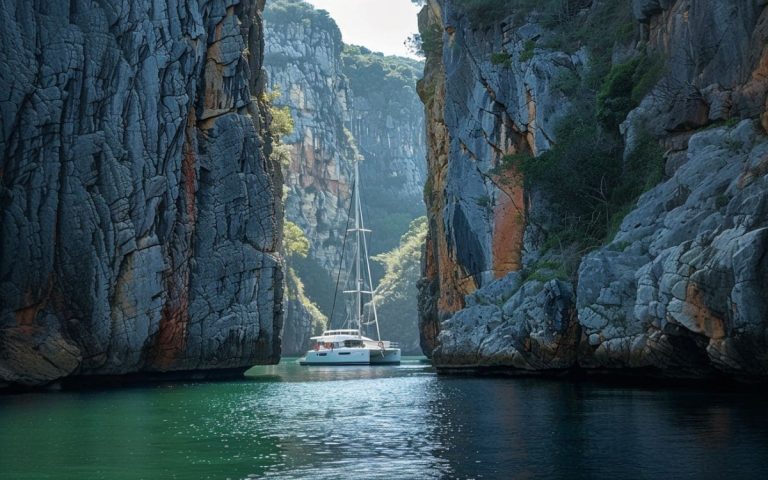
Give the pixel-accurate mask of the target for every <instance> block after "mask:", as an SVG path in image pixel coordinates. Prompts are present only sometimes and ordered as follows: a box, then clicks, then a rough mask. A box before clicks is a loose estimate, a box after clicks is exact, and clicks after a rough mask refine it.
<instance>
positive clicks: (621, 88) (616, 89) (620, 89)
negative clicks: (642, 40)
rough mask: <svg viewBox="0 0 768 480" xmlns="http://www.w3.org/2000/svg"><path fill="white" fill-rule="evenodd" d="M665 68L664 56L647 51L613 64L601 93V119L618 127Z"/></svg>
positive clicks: (608, 124)
mask: <svg viewBox="0 0 768 480" xmlns="http://www.w3.org/2000/svg"><path fill="white" fill-rule="evenodd" d="M663 68H664V62H663V60H661V59H659V58H655V57H654V58H651V57H648V56H647V55H642V56H640V57H635V58H633V59H631V60H628V61H626V62H624V63H619V64H617V65H614V66H612V67H611V70H610V72H609V73H608V76H607V78H606V79H605V81H604V83H603V85H602V87H601V88H600V91H599V92H598V93H597V118H598V120H600V121H601V122H602V123H603V125H605V126H606V127H607V128H609V129H618V127H619V124H620V123H621V122H623V121H624V119H625V118H627V114H629V112H630V111H631V110H632V109H634V108H635V107H637V106H638V105H639V104H640V101H641V100H642V99H643V97H644V96H645V95H646V94H647V93H648V91H649V90H650V89H651V88H652V87H653V86H654V85H655V84H656V82H657V81H658V80H659V78H660V77H661V74H662V71H663Z"/></svg>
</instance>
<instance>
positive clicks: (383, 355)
mask: <svg viewBox="0 0 768 480" xmlns="http://www.w3.org/2000/svg"><path fill="white" fill-rule="evenodd" d="M399 363H400V349H399V348H394V349H386V350H371V349H369V348H336V349H332V350H310V351H308V352H307V354H306V355H305V356H304V358H302V359H301V360H299V364H301V365H397V364H399Z"/></svg>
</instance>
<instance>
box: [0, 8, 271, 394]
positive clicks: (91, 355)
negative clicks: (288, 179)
mask: <svg viewBox="0 0 768 480" xmlns="http://www.w3.org/2000/svg"><path fill="white" fill-rule="evenodd" d="M262 7H263V2H262V1H258V0H242V1H237V0H229V1H223V0H210V1H203V0H201V1H195V0H192V1H176V0H171V1H167V2H162V4H150V3H147V2H140V1H109V2H99V3H94V2H87V1H80V0H73V1H70V2H37V3H35V2H24V1H19V2H11V3H7V2H6V3H5V4H4V5H3V6H2V7H0V12H2V14H3V18H4V21H3V25H4V26H3V28H2V32H0V36H2V40H3V42H2V43H3V50H2V54H0V55H2V64H3V65H4V68H3V69H2V71H0V91H2V92H3V98H4V99H5V100H4V101H3V104H2V117H0V125H1V126H2V128H0V130H2V136H0V142H1V145H0V149H2V151H3V157H2V163H0V205H2V207H0V242H1V243H0V245H1V247H0V383H2V384H4V385H8V384H21V385H29V386H33V385H41V384H45V383H48V382H51V381H54V380H57V379H60V378H63V377H69V376H92V375H119V374H126V373H137V372H171V371H190V370H196V371H199V370H210V371H216V370H218V371H223V370H233V369H234V370H238V369H239V370H243V369H245V368H247V367H248V366H250V365H253V364H255V363H265V362H266V363H269V362H276V361H277V360H278V359H279V355H280V344H279V337H278V332H279V329H280V326H281V319H282V310H281V309H282V306H281V300H282V291H283V290H282V268H281V260H280V258H279V255H278V254H277V251H278V243H279V236H280V225H281V224H280V222H279V221H278V218H279V217H280V214H281V211H280V209H281V206H280V194H281V179H280V172H279V169H277V168H276V167H275V165H273V164H272V162H271V161H270V160H269V159H268V157H267V155H266V154H265V137H264V131H265V118H264V117H263V112H264V108H263V105H261V104H260V103H259V102H258V101H257V100H256V98H257V97H258V96H259V95H260V92H261V88H262V86H261V81H262V73H261V61H262V50H263V48H262V45H263V39H262V33H261V27H262V25H261V13H260V12H261V9H262Z"/></svg>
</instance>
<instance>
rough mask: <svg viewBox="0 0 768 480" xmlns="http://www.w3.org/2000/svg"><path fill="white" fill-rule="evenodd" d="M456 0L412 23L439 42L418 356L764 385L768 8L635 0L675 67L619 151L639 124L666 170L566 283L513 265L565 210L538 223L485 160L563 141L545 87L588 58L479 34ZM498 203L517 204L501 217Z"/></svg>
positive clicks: (536, 201)
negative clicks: (544, 224)
mask: <svg viewBox="0 0 768 480" xmlns="http://www.w3.org/2000/svg"><path fill="white" fill-rule="evenodd" d="M457 5H458V2H455V1H452V0H430V1H429V2H428V4H427V6H426V7H425V9H424V10H423V11H422V14H421V19H420V20H421V22H420V29H421V31H422V32H425V31H428V30H429V29H431V28H435V29H437V30H436V31H438V32H440V34H441V36H442V49H441V50H440V51H439V52H438V53H437V54H433V55H431V56H428V58H427V63H426V69H425V80H424V81H423V83H422V86H421V87H422V100H424V103H425V106H426V111H427V132H428V135H427V139H428V146H429V150H428V167H429V173H428V188H427V189H426V190H425V192H426V193H425V196H426V199H427V203H428V211H429V221H430V223H429V226H430V230H429V236H428V241H427V245H426V251H425V253H426V254H425V258H424V265H423V270H422V271H423V279H422V281H421V283H420V288H421V291H420V298H419V302H420V327H421V333H422V348H423V350H424V351H425V353H426V354H431V355H432V356H433V360H434V363H435V364H436V365H437V366H438V368H444V369H447V370H451V369H461V368H471V369H483V368H503V369H507V370H509V371H511V372H517V373H531V372H564V371H569V370H574V369H581V370H583V371H587V372H600V373H619V374H627V373H629V374H632V375H635V374H643V375H645V374H650V375H654V376H665V377H675V378H728V379H736V380H740V381H742V380H743V381H748V382H755V381H756V382H765V381H767V380H768V300H766V299H767V298H768V263H767V261H766V258H768V243H767V242H768V207H766V205H768V203H767V202H768V183H766V182H768V136H766V132H767V131H768V113H767V112H768V108H766V105H768V103H766V102H767V101H768V46H767V45H768V42H766V39H768V5H766V3H765V2H750V1H747V0H744V1H741V0H739V1H734V2H716V1H714V0H712V1H709V0H702V1H698V2H692V1H690V0H664V1H661V0H654V1H651V0H634V1H633V2H632V7H633V9H632V10H633V14H634V17H635V20H636V21H637V25H635V26H636V27H637V28H638V41H639V42H641V44H642V45H647V48H648V51H649V52H651V53H652V54H658V55H662V56H663V57H664V58H666V59H668V60H669V67H668V68H667V69H666V70H665V71H664V73H663V75H662V76H661V79H660V80H659V81H658V83H657V84H656V85H655V87H653V88H652V89H651V90H650V92H649V93H648V94H647V95H646V96H645V97H644V98H643V99H642V100H641V101H639V105H638V106H637V108H635V109H634V110H632V111H631V112H630V113H629V115H628V116H627V118H626V120H625V121H624V123H623V124H622V125H621V132H622V134H623V135H624V142H625V145H626V146H627V150H625V154H626V152H627V151H631V148H634V146H635V145H636V142H637V141H638V138H639V137H640V136H641V135H642V134H643V133H644V129H646V130H645V133H647V131H650V132H651V133H652V134H653V136H654V138H656V139H659V141H660V143H661V144H662V145H663V146H664V149H665V150H666V154H665V160H666V164H665V177H664V180H663V181H661V182H660V183H658V184H657V185H656V186H655V187H653V188H651V189H650V190H649V191H647V192H646V193H644V194H643V195H642V196H641V197H640V198H639V199H638V200H637V203H636V204H635V205H634V207H633V208H632V209H631V211H630V212H629V213H628V214H627V215H626V217H625V218H624V220H623V223H622V224H621V226H620V227H619V231H618V233H617V234H616V235H615V237H614V238H612V239H611V240H610V241H608V242H607V244H605V245H603V246H601V247H599V248H596V249H594V250H592V251H591V253H588V254H586V255H584V256H582V257H581V260H580V265H579V268H578V272H577V274H576V275H574V276H573V278H571V279H570V280H562V279H554V280H549V281H542V279H540V278H535V277H536V275H530V277H529V278H526V276H525V275H524V274H525V273H526V270H525V268H524V267H526V266H529V265H531V264H532V263H534V264H535V261H536V259H537V258H541V251H540V250H542V248H540V247H539V246H537V241H536V232H537V228H538V227H537V226H536V225H533V218H534V217H536V218H546V215H547V214H549V215H557V214H558V212H556V211H554V212H543V213H544V215H541V213H542V209H546V207H547V204H546V202H542V201H540V200H541V199H540V198H539V194H540V193H541V192H536V191H523V186H520V185H521V182H519V181H518V182H511V183H512V184H513V185H514V184H516V185H518V186H517V187H514V188H510V187H509V185H510V182H504V179H503V178H498V176H496V171H495V170H494V169H493V168H492V167H493V166H494V164H495V163H496V162H498V159H499V156H500V155H502V154H504V153H515V152H516V151H518V150H519V148H520V147H527V150H528V151H530V152H532V153H533V154H534V156H535V155H537V154H538V153H540V152H542V151H545V150H547V149H549V148H551V147H552V146H553V145H556V144H557V138H556V137H555V132H554V129H553V127H552V125H553V124H554V123H555V122H556V121H557V119H558V118H562V117H561V115H562V114H563V112H566V111H567V110H568V107H569V99H568V98H567V96H564V94H563V93H562V92H561V91H560V90H559V89H558V88H557V87H556V86H554V85H553V84H552V79H553V78H554V77H555V76H557V75H558V72H563V71H565V72H567V71H569V70H571V71H574V70H579V69H583V68H586V69H588V68H589V61H590V60H589V58H588V55H586V52H585V51H584V50H583V49H582V50H576V53H575V54H572V55H566V54H565V53H563V52H558V51H556V50H553V48H552V47H548V46H547V45H546V44H543V43H542V42H540V41H539V39H540V38H541V33H542V27H541V26H540V25H537V24H536V22H535V16H533V17H530V18H528V19H527V20H523V21H520V20H519V19H518V20H517V21H515V20H513V19H512V18H511V17H510V18H507V19H504V20H503V21H499V22H496V23H494V25H493V26H491V27H488V28H472V26H471V25H470V24H469V22H468V21H467V18H466V17H465V16H464V15H463V14H462V12H461V10H460V9H459V8H457ZM584 5H585V7H584V9H583V10H582V11H581V13H580V15H590V14H591V10H590V9H591V7H592V6H594V5H595V3H594V2H592V3H590V2H585V4H584ZM531 18H534V20H531ZM621 48H623V47H621V46H618V47H617V46H614V52H613V53H614V54H615V56H616V57H617V58H618V60H616V61H618V62H621V59H620V57H621V56H622V55H624V54H625V52H623V51H622V50H621ZM629 48H630V49H631V48H633V47H629ZM582 52H584V53H583V54H582ZM500 53H502V54H503V55H500ZM524 53H525V54H524ZM726 120H727V122H726ZM513 180H514V179H513ZM518 180H519V179H518ZM516 188H517V189H518V190H516ZM505 197H506V198H507V199H508V201H509V202H510V204H512V205H515V206H516V208H514V209H512V210H507V211H504V210H503V205H504V203H500V200H499V199H501V198H505ZM518 202H519V203H518ZM533 212H536V213H538V214H539V215H534V214H533ZM511 219H514V223H512V221H511ZM497 238H498V239H501V241H499V242H497V243H495V240H494V239H497ZM539 243H540V242H539ZM497 244H498V245H503V248H495V245H497ZM500 255H501V256H500ZM499 259H504V260H505V261H503V262H499ZM537 272H538V271H536V270H530V271H528V272H527V273H528V274H531V273H537ZM545 273H546V272H545ZM552 273H555V275H553V277H556V278H557V277H558V275H556V272H552ZM543 276H546V275H543Z"/></svg>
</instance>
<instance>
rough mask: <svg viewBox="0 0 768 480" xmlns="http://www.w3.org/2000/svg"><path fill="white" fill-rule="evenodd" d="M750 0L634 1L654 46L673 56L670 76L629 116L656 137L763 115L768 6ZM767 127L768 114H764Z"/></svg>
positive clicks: (632, 124)
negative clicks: (719, 121)
mask: <svg viewBox="0 0 768 480" xmlns="http://www.w3.org/2000/svg"><path fill="white" fill-rule="evenodd" d="M765 6H766V5H765V2H755V1H752V0H734V1H729V2H721V1H718V0H701V1H695V2H694V1H690V0H664V1H659V0H654V1H649V0H634V2H633V7H634V12H635V16H636V18H638V19H639V21H640V22H643V27H642V28H643V37H644V40H647V41H648V45H649V47H650V49H651V52H653V53H655V54H657V55H663V56H664V57H665V58H667V59H668V61H667V65H666V72H665V75H664V78H663V79H662V80H661V81H660V82H659V84H658V85H657V87H656V89H655V90H654V91H653V92H651V93H650V94H649V95H647V96H646V98H645V99H644V100H643V103H642V105H641V107H640V108H638V109H636V110H635V111H634V112H632V114H631V115H630V116H629V117H628V119H627V121H626V122H625V125H624V129H625V131H626V132H627V137H628V143H629V144H632V143H633V141H634V136H635V134H636V130H638V129H648V130H651V131H652V132H653V133H655V134H656V135H657V136H664V135H667V134H668V133H669V132H678V131H686V130H691V129H695V128H698V127H701V126H703V125H706V124H707V123H709V122H711V121H717V120H725V119H728V118H733V117H735V118H746V117H757V116H760V115H764V113H765V111H766V100H768V99H767V98H766V95H765V92H766V91H767V90H768V47H767V46H766V45H768V10H766V9H765ZM763 125H764V128H765V127H768V119H766V117H765V116H763Z"/></svg>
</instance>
